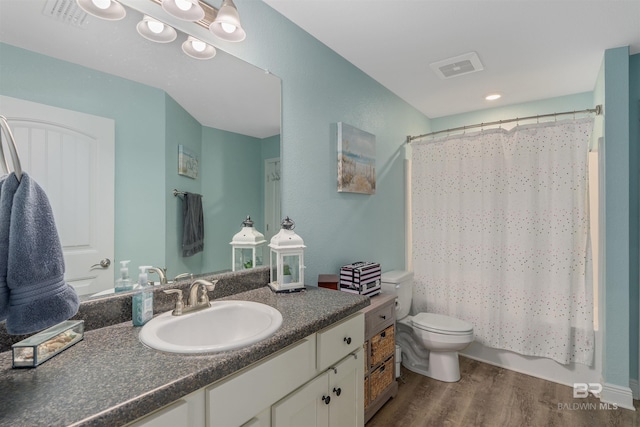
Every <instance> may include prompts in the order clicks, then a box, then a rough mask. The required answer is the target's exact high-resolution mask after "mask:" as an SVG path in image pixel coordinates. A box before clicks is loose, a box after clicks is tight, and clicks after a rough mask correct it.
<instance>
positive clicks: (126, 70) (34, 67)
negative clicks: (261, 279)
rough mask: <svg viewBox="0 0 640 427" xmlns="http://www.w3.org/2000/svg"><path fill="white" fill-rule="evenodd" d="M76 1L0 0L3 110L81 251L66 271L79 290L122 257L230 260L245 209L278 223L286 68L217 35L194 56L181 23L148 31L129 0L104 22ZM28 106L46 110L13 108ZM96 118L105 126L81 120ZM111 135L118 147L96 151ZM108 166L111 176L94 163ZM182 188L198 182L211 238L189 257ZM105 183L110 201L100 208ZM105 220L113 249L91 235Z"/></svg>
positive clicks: (174, 271)
mask: <svg viewBox="0 0 640 427" xmlns="http://www.w3.org/2000/svg"><path fill="white" fill-rule="evenodd" d="M65 2H67V3H68V4H66V5H67V6H69V7H66V8H61V7H58V8H57V9H55V10H54V12H52V9H51V4H54V3H55V4H58V5H60V4H61V3H62V4H65ZM73 6H75V3H74V2H73V1H72V0H57V1H47V0H31V1H20V0H2V14H0V58H1V59H0V75H1V76H2V78H0V95H2V98H0V114H3V115H6V116H9V118H10V124H11V126H12V128H14V133H17V134H18V135H21V136H18V135H16V139H17V142H18V144H19V150H20V155H21V159H22V163H23V169H24V170H25V171H27V173H29V174H31V175H32V176H33V177H34V178H35V179H36V180H37V181H38V182H39V183H40V184H41V185H42V186H43V187H45V190H46V191H47V194H48V195H49V197H50V199H51V203H52V205H53V208H54V214H55V216H56V223H57V224H58V228H59V230H58V231H59V234H60V236H61V240H62V243H63V246H64V247H65V251H68V252H70V253H71V252H72V253H74V254H76V255H78V254H79V255H83V256H79V257H78V259H79V261H77V262H76V261H74V260H72V259H71V258H68V256H67V255H65V262H66V264H67V276H69V277H67V281H69V283H72V284H73V285H74V286H75V287H76V289H77V290H78V292H79V294H83V295H84V294H93V293H96V292H99V291H105V292H108V291H107V289H112V288H113V286H114V281H115V280H116V279H118V278H119V276H120V274H119V273H120V262H121V261H125V260H130V263H129V270H130V272H129V274H130V278H131V280H133V281H135V280H136V277H137V271H138V266H143V265H147V266H153V267H159V268H162V269H166V276H167V278H168V279H169V280H172V279H173V278H174V277H175V276H177V275H179V274H181V273H193V274H200V273H204V272H212V271H221V270H230V269H231V254H232V250H231V246H230V245H229V242H230V241H231V239H232V237H233V235H234V234H236V233H237V232H238V231H239V230H240V228H241V226H242V221H243V220H244V219H245V218H246V216H247V215H250V216H251V218H252V219H253V221H254V222H255V227H256V229H258V230H259V231H261V232H262V233H264V235H265V238H266V239H267V240H269V239H270V237H271V236H272V235H273V234H275V232H277V231H278V224H279V223H280V202H279V198H280V181H279V179H280V162H279V158H280V79H278V78H277V77H275V76H273V75H271V74H269V73H267V72H265V71H263V70H261V69H258V68H256V67H254V66H252V65H250V64H247V63H245V62H243V61H241V60H239V59H237V58H234V57H232V56H231V55H229V54H227V53H225V52H223V51H220V50H219V49H218V52H217V54H216V56H215V57H213V58H212V59H209V60H197V59H193V58H191V57H188V56H186V55H185V54H184V53H183V52H182V49H181V44H182V43H183V42H184V41H185V40H186V38H187V35H186V34H185V33H183V32H180V31H179V32H178V38H177V39H176V40H175V41H174V42H171V43H165V44H159V43H153V42H150V41H148V40H146V39H143V38H142V37H140V36H139V35H138V33H137V32H136V29H135V28H136V24H137V22H138V21H140V20H141V19H142V13H139V12H137V11H135V10H133V9H129V8H128V9H127V16H126V18H125V19H123V20H121V21H117V22H109V21H103V20H100V19H97V18H93V17H91V16H88V15H83V14H82V12H81V11H80V12H78V11H77V10H75V9H78V8H77V7H76V8H74V7H73ZM158 8H159V7H158ZM159 10H160V12H159V13H162V10H161V9H160V8H159ZM58 11H62V12H60V13H58ZM71 15H73V16H71ZM167 20H168V19H167ZM194 25H195V24H194ZM247 31H250V30H249V29H247ZM211 37H213V36H211ZM31 103H35V105H36V107H34V104H31ZM10 110H11V111H10ZM25 110H26V111H28V112H29V114H34V115H37V114H43V115H44V117H45V120H44V122H43V121H40V122H33V121H31V122H27V121H26V120H22V121H20V120H17V117H22V118H23V119H24V115H23V114H27V113H22V112H23V111H25ZM12 111H14V112H15V113H13V114H12ZM21 111H22V112H21ZM33 111H37V113H35V112H33ZM67 113H69V114H70V115H71V118H69V117H67ZM58 114H60V118H59V119H58ZM11 117H14V120H13V121H12V120H11ZM51 117H56V120H58V121H57V122H56V123H53V124H52V123H50V122H51V121H52V120H48V121H47V120H46V118H51ZM93 119H96V121H97V122H98V123H101V124H98V125H96V126H98V127H99V126H106V128H105V129H106V130H105V132H106V136H102V135H103V134H102V133H100V132H97V131H94V129H93V127H89V128H87V126H91V125H89V123H93V122H92V120H93ZM61 124H63V126H61ZM54 125H58V126H57V127H56V126H54ZM96 135H98V136H97V137H96ZM109 135H111V136H109ZM92 138H93V139H92ZM109 138H111V139H112V144H113V147H112V148H111V154H109V149H108V148H107V154H100V152H99V151H98V150H97V149H96V151H92V150H93V149H94V148H95V146H96V145H101V144H103V142H104V141H105V140H108V139H109ZM68 141H73V144H71V143H68ZM107 146H108V144H107ZM72 147H74V148H72ZM82 147H89V149H84V148H82ZM92 147H93V148H92ZM179 148H182V150H183V152H186V153H188V154H190V155H191V157H192V158H193V159H194V160H197V168H192V172H197V176H187V175H180V174H179V173H178V162H179ZM110 156H111V158H112V159H111V164H112V166H108V167H105V165H108V164H109V157H110ZM76 169H77V170H79V171H76ZM104 169H109V171H107V172H108V173H107V174H106V176H107V177H109V176H111V178H106V179H104V178H100V177H99V176H98V175H95V174H94V172H95V173H96V174H97V173H98V172H104ZM71 170H73V171H74V172H73V173H71V172H70V171H71ZM56 171H57V172H56ZM62 171H64V172H65V173H62ZM58 172H59V173H58ZM191 175H194V174H191ZM174 189H177V190H179V191H184V192H191V193H197V194H201V195H202V196H203V197H202V204H203V211H204V224H205V238H204V239H205V240H204V250H203V251H202V252H199V253H197V254H195V255H193V256H190V257H183V256H182V250H181V240H182V224H183V220H182V208H183V206H182V203H183V201H182V199H181V198H179V197H175V196H174V194H173V190H174ZM110 194H111V195H110ZM105 195H106V196H105ZM101 197H102V198H106V199H107V202H109V203H110V207H108V208H96V206H98V205H97V204H95V203H97V202H95V200H96V199H99V198H101ZM85 199H86V200H85ZM78 200H80V201H78ZM72 203H79V205H78V207H76V205H73V204H72ZM83 203H84V204H83ZM82 206H84V207H83V208H82V209H84V210H82V209H81V207H82ZM109 210H111V212H112V214H111V217H110V219H107V220H104V221H97V220H96V218H102V217H101V216H100V215H98V214H103V213H105V212H107V213H108V211H109ZM79 212H84V213H85V214H80V213H79ZM73 213H75V214H76V215H75V216H74V215H71V216H69V214H73ZM93 214H96V215H94V216H95V217H96V218H93V217H92V218H91V220H88V219H87V218H89V217H91V215H93ZM107 218H109V216H108V215H107ZM92 221H93V222H92ZM109 222H110V223H111V224H113V231H109V230H110V228H109ZM105 230H106V234H107V240H108V241H109V240H110V242H111V245H112V246H113V249H111V250H109V249H105V250H103V249H102V248H100V247H98V246H96V243H95V241H96V235H98V234H99V233H100V232H102V233H103V234H105ZM107 246H108V245H107ZM87 254H90V255H87ZM105 259H108V260H110V263H109V265H108V266H107V267H103V265H105V264H106V262H102V261H103V260H105ZM74 263H77V264H78V265H77V266H75V265H74ZM72 272H73V275H74V277H71V273H72ZM150 279H151V280H154V281H158V277H157V274H153V275H152V277H150Z"/></svg>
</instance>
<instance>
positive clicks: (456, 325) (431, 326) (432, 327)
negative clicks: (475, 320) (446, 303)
mask: <svg viewBox="0 0 640 427" xmlns="http://www.w3.org/2000/svg"><path fill="white" fill-rule="evenodd" d="M412 323H413V326H415V327H416V328H419V329H423V330H425V331H431V332H437V333H440V334H448V335H456V334H466V333H469V332H473V325H472V324H471V323H469V322H465V321H464V320H460V319H456V318H455V317H449V316H445V315H443V314H435V313H420V314H418V315H416V316H414V317H413V319H412Z"/></svg>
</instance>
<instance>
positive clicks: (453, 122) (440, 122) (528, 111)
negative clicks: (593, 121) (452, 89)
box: [431, 92, 594, 131]
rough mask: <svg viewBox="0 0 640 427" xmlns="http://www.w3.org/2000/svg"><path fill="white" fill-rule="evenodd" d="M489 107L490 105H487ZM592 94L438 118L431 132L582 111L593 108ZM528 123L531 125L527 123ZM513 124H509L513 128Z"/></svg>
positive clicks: (433, 120)
mask: <svg viewBox="0 0 640 427" xmlns="http://www.w3.org/2000/svg"><path fill="white" fill-rule="evenodd" d="M488 105H490V104H488ZM593 107H594V103H593V93H592V92H585V93H579V94H575V95H567V96H559V97H556V98H549V99H543V100H539V101H532V102H526V103H522V104H516V105H507V106H499V107H493V108H487V109H485V110H479V111H473V112H469V113H464V114H456V115H452V116H446V117H439V118H437V119H432V120H431V127H432V129H433V131H438V130H445V129H451V128H455V127H458V126H464V125H469V124H475V123H487V122H492V121H498V120H503V119H511V118H515V117H526V116H535V115H538V114H547V113H553V112H561V111H574V110H583V109H586V108H593ZM528 123H531V121H529V122H528ZM514 125H515V123H511V124H509V126H514Z"/></svg>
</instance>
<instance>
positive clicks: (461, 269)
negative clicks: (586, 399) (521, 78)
mask: <svg viewBox="0 0 640 427" xmlns="http://www.w3.org/2000/svg"><path fill="white" fill-rule="evenodd" d="M592 127H593V119H591V118H587V119H579V120H564V121H557V122H548V123H541V124H532V125H526V126H518V127H516V128H514V129H513V130H510V131H507V130H504V129H492V130H485V131H482V132H474V133H472V134H466V135H459V136H452V137H448V138H440V139H436V140H433V141H425V142H413V143H412V163H413V165H412V176H411V180H412V182H411V186H412V218H413V219H412V227H413V231H412V232H413V268H414V273H415V286H414V295H413V304H414V306H413V309H414V311H415V312H422V311H427V312H432V313H440V314H446V315H450V316H454V317H457V318H460V319H464V320H466V321H468V322H471V323H472V324H473V326H474V335H475V339H476V341H478V342H480V343H481V344H483V345H486V346H489V347H493V348H499V349H505V350H510V351H514V352H517V353H520V354H523V355H528V356H541V357H547V358H551V359H553V360H556V361H557V362H559V363H562V364H568V363H571V362H578V363H582V364H586V365H591V364H592V360H593V352H594V332H593V314H592V307H593V295H592V293H593V289H592V281H591V253H590V246H589V244H590V243H589V213H588V200H587V194H588V183H587V177H588V170H587V156H588V148H589V140H590V135H591V130H592Z"/></svg>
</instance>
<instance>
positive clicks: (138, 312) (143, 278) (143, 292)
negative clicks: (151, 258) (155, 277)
mask: <svg viewBox="0 0 640 427" xmlns="http://www.w3.org/2000/svg"><path fill="white" fill-rule="evenodd" d="M150 267H151V266H149V265H144V266H141V267H140V274H139V275H138V289H137V292H136V293H135V294H134V295H133V301H132V304H131V310H132V311H131V318H132V320H133V326H142V325H144V324H145V323H147V322H148V321H149V320H151V318H152V317H153V287H152V286H151V285H149V281H148V278H147V269H149V268H150Z"/></svg>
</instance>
